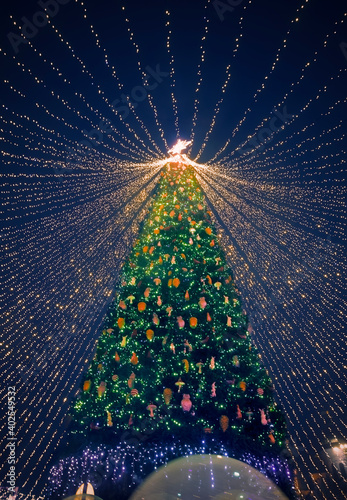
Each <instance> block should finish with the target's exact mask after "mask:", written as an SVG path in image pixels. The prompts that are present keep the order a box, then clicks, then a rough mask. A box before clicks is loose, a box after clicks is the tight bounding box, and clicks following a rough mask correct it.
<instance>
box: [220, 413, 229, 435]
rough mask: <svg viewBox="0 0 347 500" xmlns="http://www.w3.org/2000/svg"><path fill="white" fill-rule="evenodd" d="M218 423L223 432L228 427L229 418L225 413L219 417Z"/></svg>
mask: <svg viewBox="0 0 347 500" xmlns="http://www.w3.org/2000/svg"><path fill="white" fill-rule="evenodd" d="M219 423H220V426H221V429H222V431H223V432H225V431H226V430H227V429H228V427H229V418H228V417H227V416H226V415H222V416H221V418H220V419H219Z"/></svg>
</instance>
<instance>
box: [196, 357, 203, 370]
mask: <svg viewBox="0 0 347 500" xmlns="http://www.w3.org/2000/svg"><path fill="white" fill-rule="evenodd" d="M203 365H204V363H203V362H202V361H201V359H200V361H199V363H196V366H197V367H198V368H199V373H202V367H203Z"/></svg>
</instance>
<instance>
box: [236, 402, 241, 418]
mask: <svg viewBox="0 0 347 500" xmlns="http://www.w3.org/2000/svg"><path fill="white" fill-rule="evenodd" d="M236 418H237V419H238V420H241V419H242V413H241V410H240V407H239V405H237V406H236Z"/></svg>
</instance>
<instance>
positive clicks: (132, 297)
mask: <svg viewBox="0 0 347 500" xmlns="http://www.w3.org/2000/svg"><path fill="white" fill-rule="evenodd" d="M127 300H129V302H130V304H132V303H133V302H134V300H135V297H134V295H129V297H127Z"/></svg>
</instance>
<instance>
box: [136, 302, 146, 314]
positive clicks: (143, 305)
mask: <svg viewBox="0 0 347 500" xmlns="http://www.w3.org/2000/svg"><path fill="white" fill-rule="evenodd" d="M146 307H147V306H146V302H139V303H138V304H137V309H138V310H139V311H140V312H142V311H144V310H145V309H146Z"/></svg>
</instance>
